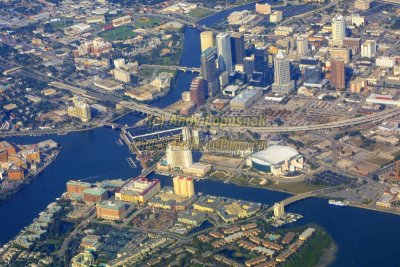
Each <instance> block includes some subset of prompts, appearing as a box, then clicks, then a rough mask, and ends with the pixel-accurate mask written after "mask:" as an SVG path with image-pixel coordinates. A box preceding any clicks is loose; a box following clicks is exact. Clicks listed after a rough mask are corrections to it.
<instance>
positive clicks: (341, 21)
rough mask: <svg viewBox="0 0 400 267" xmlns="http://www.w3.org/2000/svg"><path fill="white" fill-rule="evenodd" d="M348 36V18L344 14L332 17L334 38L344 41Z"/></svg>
mask: <svg viewBox="0 0 400 267" xmlns="http://www.w3.org/2000/svg"><path fill="white" fill-rule="evenodd" d="M344 37H346V19H345V17H343V16H342V15H339V16H336V17H334V18H333V19H332V39H333V40H335V41H342V40H343V38H344Z"/></svg>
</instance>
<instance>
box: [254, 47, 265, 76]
mask: <svg viewBox="0 0 400 267" xmlns="http://www.w3.org/2000/svg"><path fill="white" fill-rule="evenodd" d="M254 68H255V71H257V72H266V71H267V70H268V51H267V48H266V47H260V48H255V49H254Z"/></svg>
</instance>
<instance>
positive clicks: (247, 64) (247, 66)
mask: <svg viewBox="0 0 400 267" xmlns="http://www.w3.org/2000/svg"><path fill="white" fill-rule="evenodd" d="M243 67H244V72H245V73H246V74H247V76H248V77H251V75H252V74H253V72H254V71H255V65H254V57H245V58H243Z"/></svg>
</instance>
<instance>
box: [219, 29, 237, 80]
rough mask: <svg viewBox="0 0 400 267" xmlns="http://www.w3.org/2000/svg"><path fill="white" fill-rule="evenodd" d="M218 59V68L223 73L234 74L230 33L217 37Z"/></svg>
mask: <svg viewBox="0 0 400 267" xmlns="http://www.w3.org/2000/svg"><path fill="white" fill-rule="evenodd" d="M216 39H217V58H218V67H219V69H220V70H221V71H227V72H228V73H229V74H230V73H232V70H233V68H232V51H231V40H230V36H229V33H220V34H218V35H217V38H216Z"/></svg>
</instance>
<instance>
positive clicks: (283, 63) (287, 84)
mask: <svg viewBox="0 0 400 267" xmlns="http://www.w3.org/2000/svg"><path fill="white" fill-rule="evenodd" d="M293 89H294V81H292V80H291V79H290V62H289V60H288V59H287V58H286V55H285V53H284V52H283V50H279V52H278V54H277V55H276V57H275V60H274V83H273V84H272V91H273V92H275V93H281V94H289V93H290V92H291V91H293Z"/></svg>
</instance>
